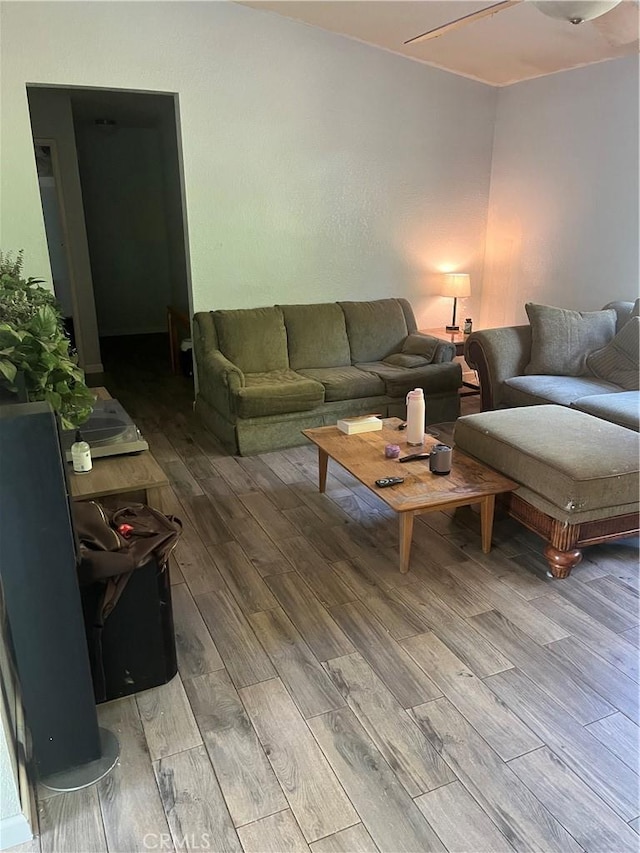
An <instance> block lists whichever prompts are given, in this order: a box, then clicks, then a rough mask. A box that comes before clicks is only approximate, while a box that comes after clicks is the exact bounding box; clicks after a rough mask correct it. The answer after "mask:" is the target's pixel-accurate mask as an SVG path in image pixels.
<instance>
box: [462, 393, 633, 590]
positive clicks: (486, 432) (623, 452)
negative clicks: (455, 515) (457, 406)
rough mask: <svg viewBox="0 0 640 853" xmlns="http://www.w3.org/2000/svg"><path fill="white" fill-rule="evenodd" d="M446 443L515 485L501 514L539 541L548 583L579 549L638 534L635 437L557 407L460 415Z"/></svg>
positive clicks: (574, 560) (563, 573) (576, 559)
mask: <svg viewBox="0 0 640 853" xmlns="http://www.w3.org/2000/svg"><path fill="white" fill-rule="evenodd" d="M454 437H455V443H456V446H457V447H459V448H460V449H461V450H462V451H464V453H467V454H469V455H470V456H473V457H475V458H476V459H478V460H480V461H481V462H483V463H484V464H485V465H488V466H489V467H490V468H494V469H495V470H496V471H500V472H501V473H502V474H504V475H505V476H506V477H509V478H510V479H512V480H515V482H516V483H518V484H519V488H518V489H517V490H516V491H514V492H512V493H511V494H510V495H509V496H505V500H504V503H505V506H506V509H507V511H508V513H509V515H510V516H511V517H512V518H515V519H516V520H517V521H519V522H521V523H522V524H524V525H525V526H526V527H528V528H529V529H530V530H532V531H533V532H534V533H537V534H538V535H539V536H541V537H542V538H543V539H544V540H545V541H546V543H547V546H546V549H545V557H546V559H547V562H548V564H549V571H550V574H551V575H552V576H553V577H556V578H565V577H567V575H568V574H569V573H570V572H571V569H572V568H573V567H574V566H576V565H577V564H578V563H579V562H580V560H581V559H582V551H581V549H582V548H583V547H584V546H586V545H595V544H597V543H599V542H608V541H611V540H613V539H619V538H621V537H623V536H631V535H633V534H635V533H638V531H639V528H640V525H639V523H638V493H639V490H640V470H639V463H638V459H639V457H640V443H639V442H640V439H639V436H638V433H637V432H635V431H633V430H629V429H625V428H624V427H621V426H618V425H617V424H612V423H609V422H608V421H603V420H601V419H600V418H596V417H594V416H593V415H589V414H586V413H585V412H578V411H576V410H575V409H569V408H565V407H563V406H526V407H523V408H519V409H500V410H498V411H495V412H480V413H479V414H475V415H466V416H465V417H462V418H460V419H459V420H458V421H457V423H456V427H455V434H454Z"/></svg>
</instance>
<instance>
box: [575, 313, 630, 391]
mask: <svg viewBox="0 0 640 853" xmlns="http://www.w3.org/2000/svg"><path fill="white" fill-rule="evenodd" d="M639 348H640V317H632V318H631V319H630V320H629V321H628V322H627V323H625V324H624V326H623V327H622V328H621V329H620V331H619V332H618V334H617V335H616V336H615V338H614V339H613V340H612V341H610V342H609V343H608V344H607V346H606V347H603V348H602V349H599V350H596V351H595V352H592V353H590V354H589V355H588V356H587V367H588V368H589V370H590V371H591V372H592V373H594V374H595V375H596V376H598V377H599V378H600V379H604V380H605V381H606V382H613V384H614V385H619V386H620V387H621V388H624V390H625V391H637V390H638V389H639V388H640V373H639V369H640V363H639V361H640V360H639V358H638V350H639Z"/></svg>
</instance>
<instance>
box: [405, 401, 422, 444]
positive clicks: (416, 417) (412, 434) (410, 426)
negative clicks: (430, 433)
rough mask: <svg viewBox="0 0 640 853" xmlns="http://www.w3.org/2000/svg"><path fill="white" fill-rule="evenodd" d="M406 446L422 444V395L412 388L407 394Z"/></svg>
mask: <svg viewBox="0 0 640 853" xmlns="http://www.w3.org/2000/svg"><path fill="white" fill-rule="evenodd" d="M407 444H412V445H420V444H424V394H423V392H422V388H414V390H413V391H409V393H408V394H407Z"/></svg>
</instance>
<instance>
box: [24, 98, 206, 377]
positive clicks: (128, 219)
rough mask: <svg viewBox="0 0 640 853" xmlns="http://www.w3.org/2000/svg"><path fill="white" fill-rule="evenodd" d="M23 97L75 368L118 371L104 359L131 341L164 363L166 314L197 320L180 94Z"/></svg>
mask: <svg viewBox="0 0 640 853" xmlns="http://www.w3.org/2000/svg"><path fill="white" fill-rule="evenodd" d="M27 95H28V100H29V110H30V114H31V124H32V132H33V137H34V144H36V145H38V146H39V148H38V149H37V150H38V151H40V155H39V156H40V158H42V157H43V156H44V155H46V154H49V155H50V157H51V159H52V161H53V162H54V164H55V165H54V167H53V169H52V171H53V173H54V175H53V177H51V176H50V177H48V178H45V177H44V176H43V177H42V178H40V176H39V182H40V187H41V199H42V206H43V217H44V221H45V229H46V233H47V242H48V246H49V255H50V259H51V266H52V272H53V278H54V290H55V293H56V296H57V297H58V299H59V301H60V302H61V305H62V307H63V311H64V313H65V315H67V316H69V317H70V321H69V324H70V326H72V327H73V329H74V333H75V339H76V344H77V348H78V354H79V361H80V364H81V366H82V367H83V369H84V370H85V372H86V373H97V372H101V373H104V372H106V373H108V372H109V370H110V367H111V366H112V367H113V369H115V370H121V369H122V367H121V360H117V359H116V360H113V361H112V365H110V364H109V363H108V361H109V353H113V352H117V351H118V350H119V349H121V347H120V346H119V343H118V341H119V340H122V342H123V343H124V339H125V338H127V339H129V340H128V341H127V345H128V346H130V344H131V343H133V341H132V340H131V339H132V338H134V337H135V338H137V339H139V340H138V343H137V345H136V347H135V349H136V351H137V352H141V353H144V352H145V351H146V350H148V351H149V358H150V359H151V358H152V357H153V359H154V361H155V362H157V353H158V336H167V321H166V317H167V307H168V306H172V307H173V308H174V309H176V310H178V311H182V312H184V313H186V314H187V315H188V316H189V315H190V313H191V312H190V307H191V306H190V296H189V278H188V267H187V252H186V224H185V215H184V204H183V189H182V183H183V182H182V166H181V149H180V139H179V133H178V111H177V107H178V104H177V96H175V95H172V94H148V93H141V92H131V91H121V90H118V91H115V90H104V89H83V88H66V89H62V88H58V87H37V86H29V87H27ZM40 168H42V167H40ZM43 181H44V183H43ZM47 182H48V183H47ZM56 211H57V214H56ZM154 336H155V340H154V341H153V342H152V337H154ZM147 342H148V343H149V344H150V346H149V347H146V346H145V344H146V343H147ZM160 351H163V352H166V357H164V358H162V359H160V363H159V364H158V363H157V364H156V369H157V370H158V371H159V372H163V371H164V372H169V371H170V369H171V368H170V356H169V343H168V340H167V342H166V347H164V348H162V347H161V348H160ZM152 353H153V356H152V355H151V354H152ZM105 359H106V362H107V363H105Z"/></svg>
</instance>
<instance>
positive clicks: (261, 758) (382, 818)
mask: <svg viewBox="0 0 640 853" xmlns="http://www.w3.org/2000/svg"><path fill="white" fill-rule="evenodd" d="M143 343H144V342H141V341H136V340H135V339H132V340H129V341H125V342H124V343H121V344H120V345H119V346H113V347H112V351H113V352H112V355H111V364H112V365H113V373H111V372H110V373H108V374H107V375H106V377H104V378H103V379H102V381H103V382H104V383H105V384H106V385H107V387H108V388H109V390H110V391H111V393H112V395H113V396H114V397H116V398H118V399H119V400H120V401H121V402H122V404H123V405H124V407H125V409H127V411H128V412H129V413H130V414H131V415H132V416H133V417H134V419H135V420H136V422H137V424H138V426H139V427H140V428H141V430H142V432H143V434H144V435H145V437H146V438H147V440H148V441H149V443H150V446H151V450H152V452H153V453H154V455H155V457H156V459H157V460H158V462H159V463H160V465H161V466H162V467H163V468H164V470H165V471H166V473H167V476H168V478H169V480H170V482H171V488H170V489H167V491H166V494H165V496H164V509H165V511H167V512H172V513H174V514H176V515H178V516H180V517H181V518H182V519H183V522H184V533H183V536H182V538H181V540H180V543H179V545H178V547H177V549H176V551H175V562H174V563H173V565H172V583H173V607H174V612H175V624H176V633H177V645H178V657H179V673H178V675H177V676H176V678H175V679H173V680H172V681H171V682H170V683H169V684H167V685H164V686H161V687H157V688H155V689H153V690H149V691H146V692H144V693H140V694H138V695H136V696H131V697H128V698H124V699H120V700H117V701H113V702H110V703H107V704H104V705H102V706H100V707H99V718H100V721H101V723H102V724H103V725H104V726H106V727H108V728H110V729H111V730H112V731H114V732H115V733H116V734H117V737H118V739H119V741H120V744H121V757H120V761H119V763H118V766H117V767H116V769H115V770H114V772H113V773H112V774H111V775H110V776H109V777H108V778H106V779H105V780H104V781H102V782H101V783H99V784H98V785H96V786H93V787H91V788H88V789H85V790H82V791H78V792H76V793H71V794H63V795H55V796H46V794H45V795H44V796H43V797H42V798H41V800H40V803H39V813H40V821H41V834H40V836H39V838H36V839H34V841H33V842H32V843H30V844H26V845H22V846H21V847H20V848H15V849H17V850H21V851H24V853H26V851H42V853H54V851H55V853H76V851H78V853H79V851H111V853H116V851H118V853H120V852H121V853H128V852H129V851H146V850H152V851H169V850H192V851H207V850H208V851H215V852H216V853H218V851H219V852H220V853H222V851H244V853H269V852H270V851H273V853H289V851H295V853H298V851H307V853H308V851H312V853H341V851H361V853H370V852H371V851H380V853H391V852H392V851H393V853H396V851H411V853H418V852H419V853H423V851H424V853H426V851H450V853H463V851H466V853H481V851H487V852H488V851H513V850H516V851H545V852H548V851H558V853H573V851H580V850H586V851H592V853H603V851H611V853H623V852H624V851H635V850H638V848H639V846H640V845H639V841H640V839H639V836H638V829H639V820H638V818H639V815H640V808H639V805H638V791H639V789H638V776H637V773H638V723H639V717H638V624H639V618H638V594H639V586H640V585H639V579H638V548H637V545H638V543H637V541H636V540H625V541H622V542H619V543H617V544H612V545H602V546H596V547H593V548H591V549H587V550H586V551H585V558H584V561H583V562H582V564H581V565H579V566H578V567H577V568H576V569H574V571H573V574H572V575H571V577H570V578H568V579H566V580H551V579H549V578H548V577H547V576H546V574H545V562H544V560H543V559H542V557H541V552H542V543H541V541H540V540H539V539H538V538H537V537H536V536H534V535H533V534H530V533H528V532H527V531H526V530H525V529H524V528H523V527H521V526H519V525H518V524H517V523H515V522H513V521H511V520H508V519H498V520H497V522H496V525H495V533H494V547H493V549H492V551H491V553H490V554H483V553H482V550H481V548H480V529H479V517H478V515H477V514H476V513H475V512H473V511H472V510H470V509H469V508H466V509H463V510H458V511H455V512H451V513H446V514H445V513H435V514H430V515H424V516H421V517H420V518H418V519H416V524H415V532H414V542H413V548H412V555H411V569H410V572H409V573H408V574H407V575H401V574H400V573H399V572H398V569H397V546H398V542H397V535H398V534H397V526H398V522H397V518H396V517H395V515H394V514H393V513H391V512H390V511H389V510H388V508H387V507H386V506H385V504H383V503H382V502H381V501H380V500H379V499H377V498H376V496H375V495H374V494H373V493H372V492H371V491H369V490H368V489H367V488H365V487H363V486H362V485H361V484H359V483H358V482H357V481H355V480H354V479H353V478H352V477H350V476H349V475H347V474H346V473H345V472H344V471H343V470H342V469H340V468H339V467H338V466H336V465H335V464H333V463H330V466H329V477H328V484H327V491H326V494H324V495H320V494H319V493H318V489H317V465H316V452H315V448H312V447H311V446H309V447H301V448H296V449H293V450H288V451H281V452H273V453H266V454H262V455H260V456H256V457H251V458H235V457H232V456H230V455H229V454H227V453H226V452H224V451H223V450H221V449H220V447H219V446H218V445H217V443H216V441H215V440H214V439H213V437H212V436H211V435H210V434H209V433H208V432H207V431H206V430H205V429H203V427H202V426H201V425H200V424H199V423H198V421H197V420H196V418H195V417H194V415H193V414H192V410H191V404H192V397H193V389H192V384H191V382H190V380H188V379H185V378H183V377H171V376H169V375H167V370H166V359H167V356H166V351H165V350H164V348H161V349H159V350H158V351H157V352H156V353H155V355H154V357H153V358H152V359H151V362H150V365H151V366H149V364H148V362H147V366H145V358H144V357H143V356H145V355H148V353H147V350H146V349H145V348H144V347H143V346H142V344H143ZM136 347H140V349H139V350H137V349H136ZM162 347H164V341H162ZM477 403H478V398H477V397H471V398H464V400H463V407H464V409H465V410H466V411H472V410H473V407H474V406H477Z"/></svg>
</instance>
